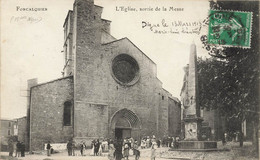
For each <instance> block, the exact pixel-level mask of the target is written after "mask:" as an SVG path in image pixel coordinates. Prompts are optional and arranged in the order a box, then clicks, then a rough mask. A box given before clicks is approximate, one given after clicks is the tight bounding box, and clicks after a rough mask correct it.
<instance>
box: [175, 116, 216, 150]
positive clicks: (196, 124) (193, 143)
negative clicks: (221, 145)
mask: <svg viewBox="0 0 260 160" xmlns="http://www.w3.org/2000/svg"><path fill="white" fill-rule="evenodd" d="M202 121H203V119H202V118H201V117H196V116H188V117H186V118H185V119H184V123H185V139H184V140H183V141H180V142H179V148H178V149H177V150H180V151H216V150H217V142H216V141H200V140H201V133H200V130H201V122H202Z"/></svg>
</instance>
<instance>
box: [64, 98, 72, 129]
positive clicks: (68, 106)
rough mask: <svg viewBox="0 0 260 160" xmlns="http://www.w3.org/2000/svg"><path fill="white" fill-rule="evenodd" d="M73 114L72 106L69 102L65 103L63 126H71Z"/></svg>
mask: <svg viewBox="0 0 260 160" xmlns="http://www.w3.org/2000/svg"><path fill="white" fill-rule="evenodd" d="M71 113H72V104H71V102H69V101H66V102H65V103H64V113H63V125H64V126H71V117H72V116H71V115H72V114H71Z"/></svg>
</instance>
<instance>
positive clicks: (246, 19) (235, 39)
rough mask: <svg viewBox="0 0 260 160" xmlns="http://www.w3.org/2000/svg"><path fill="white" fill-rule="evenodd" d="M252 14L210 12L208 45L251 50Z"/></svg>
mask: <svg viewBox="0 0 260 160" xmlns="http://www.w3.org/2000/svg"><path fill="white" fill-rule="evenodd" d="M252 16H253V15H252V12H240V11H222V10H210V12H209V28H208V43H209V44H213V45H220V46H225V47H240V48H250V42H251V30H252Z"/></svg>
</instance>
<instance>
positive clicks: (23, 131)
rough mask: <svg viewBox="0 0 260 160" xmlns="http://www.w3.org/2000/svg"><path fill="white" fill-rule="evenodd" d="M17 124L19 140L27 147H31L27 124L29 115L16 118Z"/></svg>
mask: <svg viewBox="0 0 260 160" xmlns="http://www.w3.org/2000/svg"><path fill="white" fill-rule="evenodd" d="M16 124H17V126H18V129H17V131H18V133H17V136H18V140H19V141H20V142H23V143H24V144H25V147H26V148H25V149H26V150H28V149H29V139H28V127H27V126H28V125H27V117H21V118H17V119H16Z"/></svg>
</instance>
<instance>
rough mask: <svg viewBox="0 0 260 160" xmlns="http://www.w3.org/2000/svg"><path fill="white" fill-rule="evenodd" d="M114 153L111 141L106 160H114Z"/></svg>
mask: <svg viewBox="0 0 260 160" xmlns="http://www.w3.org/2000/svg"><path fill="white" fill-rule="evenodd" d="M114 153H115V146H114V144H113V141H110V142H109V152H108V159H109V160H114Z"/></svg>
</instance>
